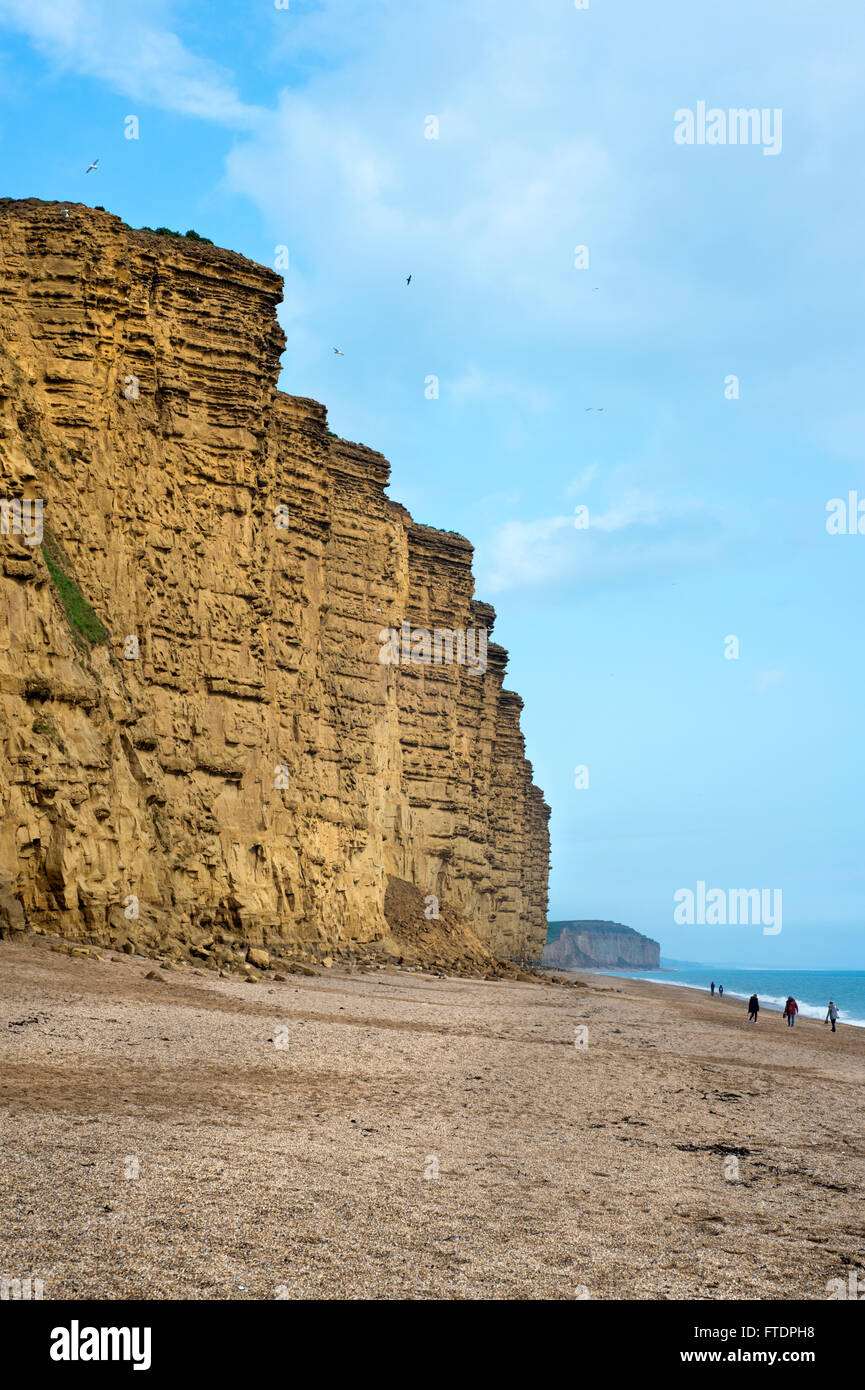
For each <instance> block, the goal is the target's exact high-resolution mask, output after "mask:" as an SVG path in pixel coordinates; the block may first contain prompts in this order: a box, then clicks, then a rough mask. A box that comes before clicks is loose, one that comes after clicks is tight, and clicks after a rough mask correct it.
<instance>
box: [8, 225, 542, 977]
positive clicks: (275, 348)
mask: <svg viewBox="0 0 865 1390" xmlns="http://www.w3.org/2000/svg"><path fill="white" fill-rule="evenodd" d="M0 255H2V282H0V498H5V499H7V500H8V499H20V498H29V499H43V501H44V535H43V540H42V544H28V540H27V537H25V536H23V535H13V534H10V535H0V562H2V570H3V572H2V575H0V743H2V752H3V756H2V758H0V931H6V932H7V933H9V932H15V933H18V932H20V931H21V930H43V931H49V932H56V933H60V934H62V935H64V936H67V937H69V938H77V939H88V940H90V941H93V942H96V943H101V944H115V945H116V944H120V945H122V944H123V943H124V942H126V943H127V944H128V943H129V942H132V943H133V944H134V945H135V947H136V948H143V949H151V948H157V949H162V950H164V949H165V948H166V946H174V947H177V948H179V949H182V950H184V951H187V950H188V949H189V947H190V946H196V947H199V948H202V949H204V950H205V951H207V950H209V949H210V945H209V943H211V942H212V940H213V939H214V938H215V939H216V940H217V941H224V940H225V939H227V938H235V939H237V940H238V941H239V942H241V943H245V944H246V946H247V947H248V946H254V947H260V948H263V949H268V948H271V949H275V950H276V953H277V954H279V952H280V950H281V949H282V948H284V947H285V946H286V945H287V944H291V943H295V944H297V943H307V944H309V945H312V946H315V947H317V948H321V947H323V946H327V947H333V948H339V947H341V946H345V945H350V944H351V943H355V942H361V943H368V942H375V941H377V940H385V939H386V938H387V937H388V926H387V922H386V919H385V914H384V902H385V893H386V889H387V882H388V879H389V877H391V878H396V879H399V880H402V881H405V882H408V883H409V884H411V885H413V886H414V888H415V889H417V891H418V892H419V893H420V894H421V895H422V896H423V898H424V900H425V899H426V896H427V895H428V894H432V895H436V896H437V897H438V898H439V899H440V900H441V902H442V903H444V904H449V905H450V906H451V907H452V909H453V910H454V911H455V912H457V913H459V914H461V916H462V918H463V919H464V920H465V921H466V922H468V923H469V924H470V926H471V928H472V930H473V931H474V932H475V933H476V934H477V937H478V938H479V939H480V940H481V941H482V942H483V943H484V944H485V945H486V946H487V947H488V948H490V949H491V950H493V951H494V952H496V953H498V954H506V955H515V956H521V957H535V958H537V957H539V956H540V952H541V948H542V945H543V941H544V937H545V933H546V922H545V912H546V901H547V874H548V858H549V850H548V846H549V842H548V834H547V821H548V816H549V809H548V807H547V806H546V805H545V803H544V800H543V796H542V794H541V792H540V791H539V789H538V788H537V787H535V786H534V785H533V783H532V771H531V765H530V763H528V762H527V761H526V758H525V752H524V744H523V738H522V735H521V733H520V723H519V715H520V709H521V701H520V699H519V696H517V695H515V694H513V693H512V692H510V691H507V690H505V689H504V688H503V680H504V672H505V664H506V653H505V651H504V650H503V649H502V648H501V647H499V646H497V645H495V644H494V643H490V644H489V647H488V652H487V666H486V671H485V673H484V674H480V673H479V672H478V671H472V670H471V669H469V667H468V666H467V665H465V664H463V665H461V664H459V663H457V662H452V663H450V664H447V663H444V664H442V665H438V666H436V665H411V664H409V665H386V664H382V662H381V661H380V660H379V653H380V650H381V642H380V634H381V632H382V630H384V629H387V628H390V627H393V628H395V629H398V628H399V627H400V625H401V623H402V622H403V621H404V620H407V621H408V622H409V623H410V624H412V625H413V626H414V627H423V628H428V629H433V628H435V627H446V628H448V629H454V630H456V629H459V630H465V629H469V628H471V629H477V628H485V629H486V630H487V631H489V630H491V629H492V625H493V619H494V614H493V610H492V609H491V608H490V607H489V606H488V605H486V604H483V603H479V602H477V601H476V600H475V599H474V597H473V588H474V586H473V579H472V572H471V555H472V550H471V546H470V545H469V543H468V541H466V540H464V539H463V538H462V537H461V536H457V535H455V534H453V533H450V532H442V531H435V530H432V529H430V528H429V527H425V526H421V525H418V524H416V523H415V522H414V521H413V520H412V519H411V517H410V516H409V515H408V513H407V512H406V511H405V510H404V508H402V507H400V506H399V505H397V504H396V503H394V502H393V501H391V500H390V499H389V498H388V497H387V496H386V495H385V486H386V483H387V479H388V473H389V468H388V464H387V461H386V460H385V459H384V458H383V457H382V456H381V455H380V454H378V453H375V452H374V451H372V450H370V449H367V448H364V447H362V446H360V445H357V444H350V443H347V442H346V441H344V440H340V439H337V438H335V437H333V436H332V435H331V434H330V432H329V431H328V429H327V420H326V413H325V409H324V407H323V406H321V405H319V404H317V403H316V402H314V401H310V400H304V399H300V398H295V397H291V396H288V395H285V394H283V393H281V392H279V391H278V390H277V388H276V381H277V376H278V372H279V357H280V353H281V351H282V347H283V335H282V332H281V329H280V328H279V325H278V323H277V320H276V317H275V310H276V306H277V304H278V303H279V300H280V299H281V295H282V282H281V279H280V277H279V276H278V275H276V274H275V273H273V272H272V271H270V270H267V269H265V268H263V267H262V266H259V265H255V264H253V263H252V262H250V261H247V260H245V259H244V258H243V257H241V256H239V255H236V254H234V253H232V252H229V251H225V250H221V249H219V248H217V247H212V246H209V245H205V244H202V243H199V242H190V241H187V240H186V239H184V238H173V237H165V236H158V235H155V234H150V233H144V232H133V231H130V230H129V229H128V228H126V227H125V226H124V225H123V223H122V222H120V220H119V219H118V218H116V217H114V216H112V215H111V214H109V213H104V212H100V211H94V210H93V209H89V208H85V207H82V206H80V205H75V204H55V203H40V202H37V201H34V200H27V201H23V202H11V201H9V200H5V201H2V202H0ZM136 913H137V915H136Z"/></svg>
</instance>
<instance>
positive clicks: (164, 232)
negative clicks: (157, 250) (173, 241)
mask: <svg viewBox="0 0 865 1390" xmlns="http://www.w3.org/2000/svg"><path fill="white" fill-rule="evenodd" d="M123 225H124V226H126V225H127V223H124V224H123ZM130 230H133V229H132V228H130ZM138 231H139V232H152V233H153V235H154V236H177V237H180V238H181V240H182V239H183V238H184V237H185V238H186V239H187V241H203V242H204V243H205V244H206V245H207V246H212V245H213V242H212V241H211V240H210V237H209V236H201V235H200V234H199V233H198V232H196V231H194V230H193V228H192V227H190V229H189V231H188V232H175V231H172V229H171V228H170V227H139V228H138Z"/></svg>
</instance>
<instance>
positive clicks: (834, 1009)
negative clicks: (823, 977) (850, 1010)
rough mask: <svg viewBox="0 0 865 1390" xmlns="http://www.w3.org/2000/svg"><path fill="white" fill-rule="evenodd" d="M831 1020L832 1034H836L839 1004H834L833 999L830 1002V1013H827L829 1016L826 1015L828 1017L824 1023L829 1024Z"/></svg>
mask: <svg viewBox="0 0 865 1390" xmlns="http://www.w3.org/2000/svg"><path fill="white" fill-rule="evenodd" d="M830 1019H831V1021H832V1032H833V1033H834V1032H835V1024H836V1023H837V1021H838V1006H837V1004H833V1002H832V1000H831V999H830V1000H829V1010H828V1012H827V1014H826V1017H825V1018H824V1019H823V1022H824V1023H828V1022H829V1021H830Z"/></svg>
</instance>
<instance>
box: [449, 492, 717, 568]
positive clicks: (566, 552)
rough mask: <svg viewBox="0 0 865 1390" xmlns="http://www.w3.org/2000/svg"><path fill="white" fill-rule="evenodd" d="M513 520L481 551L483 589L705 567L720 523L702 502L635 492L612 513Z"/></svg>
mask: <svg viewBox="0 0 865 1390" xmlns="http://www.w3.org/2000/svg"><path fill="white" fill-rule="evenodd" d="M574 520H575V518H574V516H573V515H570V516H551V517H543V518H540V519H536V520H531V521H508V522H506V523H504V525H502V526H500V527H499V528H498V530H497V531H496V532H495V533H494V535H493V537H492V539H491V541H489V542H488V543H487V544H482V545H479V546H478V547H477V562H478V570H479V574H480V582H479V588H480V589H481V590H483V591H485V592H489V593H490V594H494V593H502V592H503V591H505V590H507V589H526V588H538V587H544V588H556V587H559V586H561V585H562V584H564V583H579V584H587V583H590V582H592V583H594V582H610V581H613V580H620V579H622V578H627V577H629V576H630V577H638V576H644V575H648V574H657V573H668V572H671V571H676V570H682V569H691V568H693V567H694V566H695V565H705V564H706V563H707V562H708V561H710V560H711V559H712V558H713V557H714V556H715V554H716V552H717V549H718V542H719V537H720V525H719V522H720V518H719V517H718V516H717V515H716V514H715V513H714V512H711V511H710V510H709V509H707V508H706V507H704V506H703V505H702V504H701V503H699V502H689V501H671V502H668V501H663V500H662V499H661V498H659V497H655V496H652V495H649V494H647V493H644V492H640V491H639V490H637V489H631V490H629V491H628V492H626V493H625V495H624V496H623V497H622V498H621V500H619V501H617V502H616V503H615V504H614V505H611V506H608V507H607V508H606V510H600V511H597V512H595V511H592V509H591V508H590V509H589V526H588V528H587V529H577V528H576V527H575V526H574Z"/></svg>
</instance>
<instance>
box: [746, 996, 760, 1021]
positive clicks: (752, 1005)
mask: <svg viewBox="0 0 865 1390" xmlns="http://www.w3.org/2000/svg"><path fill="white" fill-rule="evenodd" d="M759 1012H760V1001H759V999H758V998H757V996H756V994H752V995H751V998H750V999H749V1000H748V1022H749V1023H750V1022H752V1021H753V1022H754V1023H756V1022H757V1015H758V1013H759Z"/></svg>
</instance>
